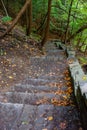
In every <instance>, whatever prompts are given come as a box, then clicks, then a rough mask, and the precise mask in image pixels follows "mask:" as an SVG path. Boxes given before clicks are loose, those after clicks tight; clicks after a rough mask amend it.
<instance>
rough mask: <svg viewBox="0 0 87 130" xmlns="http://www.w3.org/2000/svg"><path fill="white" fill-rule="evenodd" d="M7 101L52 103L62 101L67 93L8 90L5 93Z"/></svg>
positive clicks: (38, 103) (36, 103)
mask: <svg viewBox="0 0 87 130" xmlns="http://www.w3.org/2000/svg"><path fill="white" fill-rule="evenodd" d="M4 96H5V101H6V100H7V102H11V103H20V104H23V103H24V104H30V105H40V104H52V103H54V100H55V101H56V102H60V101H63V100H64V97H65V96H66V94H60V95H58V94H56V93H44V92H42V93H33V92H32V93H27V92H25V93H23V92H7V93H5V94H4Z"/></svg>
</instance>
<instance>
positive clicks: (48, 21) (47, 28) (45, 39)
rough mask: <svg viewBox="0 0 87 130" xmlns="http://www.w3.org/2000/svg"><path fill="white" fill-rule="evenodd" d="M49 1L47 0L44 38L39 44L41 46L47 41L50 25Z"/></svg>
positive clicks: (50, 0) (50, 1)
mask: <svg viewBox="0 0 87 130" xmlns="http://www.w3.org/2000/svg"><path fill="white" fill-rule="evenodd" d="M51 3H52V0H48V16H47V23H46V28H45V34H44V38H43V40H42V42H41V46H42V47H43V46H44V44H45V42H46V41H47V37H48V33H49V27H50V14H51Z"/></svg>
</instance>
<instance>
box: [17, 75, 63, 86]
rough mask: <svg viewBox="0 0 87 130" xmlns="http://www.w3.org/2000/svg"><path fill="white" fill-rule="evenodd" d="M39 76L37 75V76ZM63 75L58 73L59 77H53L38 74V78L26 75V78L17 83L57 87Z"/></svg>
mask: <svg viewBox="0 0 87 130" xmlns="http://www.w3.org/2000/svg"><path fill="white" fill-rule="evenodd" d="M38 77H39V76H38ZM63 78H64V76H63V75H60V77H55V76H53V79H52V76H51V77H49V76H46V77H45V76H40V77H39V78H31V77H28V78H26V79H25V80H24V81H22V84H18V85H19V86H20V85H26V84H27V85H34V86H50V87H55V86H57V87H59V86H60V82H61V81H62V80H63Z"/></svg>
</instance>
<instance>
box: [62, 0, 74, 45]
mask: <svg viewBox="0 0 87 130" xmlns="http://www.w3.org/2000/svg"><path fill="white" fill-rule="evenodd" d="M73 1H74V0H71V3H70V7H69V14H68V19H67V27H66V31H65V40H64V43H65V44H66V41H67V37H68V32H69V23H70V16H71V10H72V5H73Z"/></svg>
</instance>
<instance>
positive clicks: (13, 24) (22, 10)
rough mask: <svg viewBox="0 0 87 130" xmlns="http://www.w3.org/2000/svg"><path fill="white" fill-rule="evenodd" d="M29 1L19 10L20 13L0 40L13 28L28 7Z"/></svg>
mask: <svg viewBox="0 0 87 130" xmlns="http://www.w3.org/2000/svg"><path fill="white" fill-rule="evenodd" d="M30 2H31V0H27V1H26V3H25V4H24V6H23V7H22V9H21V10H20V12H19V13H18V15H17V16H16V18H15V19H14V20H13V22H12V24H11V25H10V26H9V27H8V29H7V30H6V31H5V32H4V33H3V34H2V35H1V36H0V38H2V37H4V36H5V35H6V34H8V33H9V32H10V31H11V30H12V29H13V28H14V26H15V25H16V24H17V22H18V20H19V19H20V17H21V16H22V14H23V13H24V12H25V10H26V8H27V7H28V5H29V4H30Z"/></svg>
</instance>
